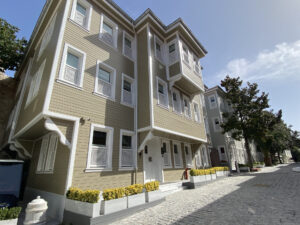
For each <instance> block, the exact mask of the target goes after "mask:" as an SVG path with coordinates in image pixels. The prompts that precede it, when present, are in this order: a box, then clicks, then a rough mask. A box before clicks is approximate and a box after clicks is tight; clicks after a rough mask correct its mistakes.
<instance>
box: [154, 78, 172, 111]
mask: <svg viewBox="0 0 300 225" xmlns="http://www.w3.org/2000/svg"><path fill="white" fill-rule="evenodd" d="M159 84H162V85H163V87H164V91H165V95H166V101H167V105H163V104H161V103H160V102H159V89H158V85H159ZM168 92H169V89H168V83H167V82H166V81H164V80H163V79H161V78H160V77H159V76H156V97H157V105H159V106H161V107H163V108H166V109H167V110H169V93H168Z"/></svg>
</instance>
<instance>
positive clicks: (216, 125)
mask: <svg viewBox="0 0 300 225" xmlns="http://www.w3.org/2000/svg"><path fill="white" fill-rule="evenodd" d="M213 125H214V130H215V132H219V131H221V122H220V119H219V118H218V117H215V118H213Z"/></svg>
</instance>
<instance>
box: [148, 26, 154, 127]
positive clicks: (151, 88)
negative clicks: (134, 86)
mask: <svg viewBox="0 0 300 225" xmlns="http://www.w3.org/2000/svg"><path fill="white" fill-rule="evenodd" d="M150 38H151V32H150V28H149V25H147V48H148V64H149V65H148V73H149V98H150V101H149V103H150V104H149V108H150V110H149V111H150V126H151V127H153V126H154V113H153V75H152V56H151V42H150Z"/></svg>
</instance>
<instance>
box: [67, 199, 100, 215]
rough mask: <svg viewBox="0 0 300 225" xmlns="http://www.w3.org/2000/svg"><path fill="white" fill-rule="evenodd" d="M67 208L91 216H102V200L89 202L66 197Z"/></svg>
mask: <svg viewBox="0 0 300 225" xmlns="http://www.w3.org/2000/svg"><path fill="white" fill-rule="evenodd" d="M65 210H67V211H70V212H73V213H77V214H81V215H85V216H89V217H97V216H100V202H97V203H88V202H81V201H75V200H71V199H66V203H65Z"/></svg>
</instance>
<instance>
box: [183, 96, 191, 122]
mask: <svg viewBox="0 0 300 225" xmlns="http://www.w3.org/2000/svg"><path fill="white" fill-rule="evenodd" d="M184 99H186V100H187V102H188V106H189V111H190V115H187V114H186V113H185V110H184V107H185V106H184ZM182 109H183V114H184V116H185V117H186V118H188V119H192V110H191V100H190V98H189V97H188V96H186V95H184V94H182Z"/></svg>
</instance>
